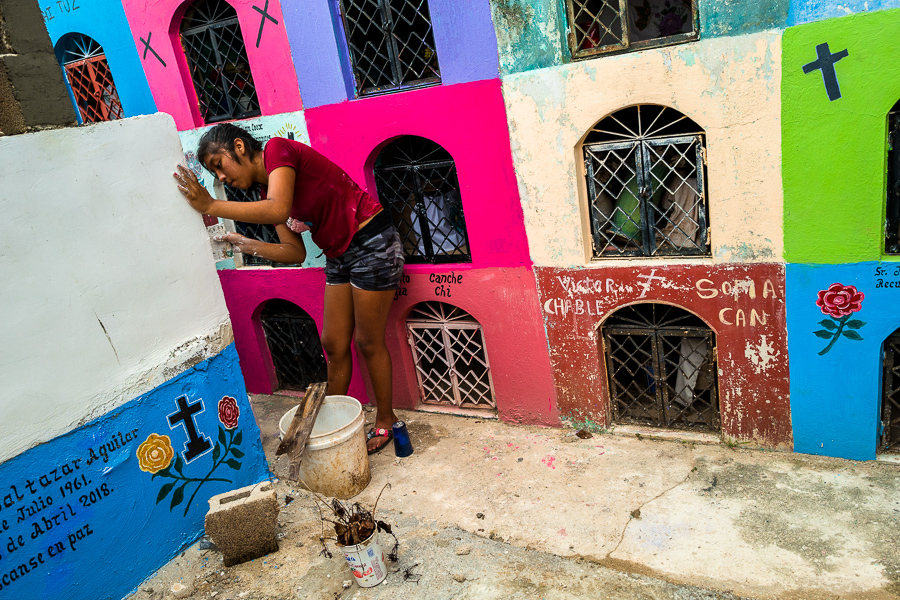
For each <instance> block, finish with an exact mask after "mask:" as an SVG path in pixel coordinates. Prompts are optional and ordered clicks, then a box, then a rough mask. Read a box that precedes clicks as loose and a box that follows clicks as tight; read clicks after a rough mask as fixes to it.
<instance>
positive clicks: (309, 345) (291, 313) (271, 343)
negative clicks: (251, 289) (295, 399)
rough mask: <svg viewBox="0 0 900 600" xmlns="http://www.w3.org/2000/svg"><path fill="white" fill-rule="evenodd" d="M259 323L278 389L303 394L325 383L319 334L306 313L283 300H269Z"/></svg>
mask: <svg viewBox="0 0 900 600" xmlns="http://www.w3.org/2000/svg"><path fill="white" fill-rule="evenodd" d="M260 321H261V322H262V328H263V332H264V333H265V336H266V344H267V345H268V347H269V352H270V353H271V355H272V363H273V364H274V365H275V376H276V377H277V378H278V387H279V389H290V390H305V389H306V388H307V386H309V384H311V383H316V382H319V381H326V380H327V379H328V367H327V364H326V362H325V353H324V352H323V351H322V342H321V340H320V339H319V330H318V328H317V327H316V322H315V321H313V319H312V317H310V316H309V315H308V314H307V313H306V311H304V310H303V309H302V308H300V307H299V306H297V305H296V304H293V303H291V302H288V301H287V300H280V299H274V300H269V301H268V302H266V305H265V306H264V307H263V309H262V313H261V314H260Z"/></svg>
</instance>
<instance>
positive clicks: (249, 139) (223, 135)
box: [197, 123, 263, 167]
mask: <svg viewBox="0 0 900 600" xmlns="http://www.w3.org/2000/svg"><path fill="white" fill-rule="evenodd" d="M236 140H241V141H243V142H244V145H245V146H247V149H248V150H249V152H250V158H251V159H252V158H253V157H254V156H256V155H257V154H258V153H259V152H262V149H263V145H262V142H260V141H259V140H258V139H256V138H255V137H253V136H252V135H250V134H249V133H247V131H246V130H245V129H242V128H241V127H238V126H237V125H232V124H231V123H219V124H218V125H216V126H215V127H213V128H212V129H210V130H209V131H207V132H206V133H204V134H203V136H202V137H201V138H200V143H199V144H198V145H197V160H199V161H200V164H202V165H203V166H204V167H206V157H207V156H209V155H210V154H215V153H216V152H225V153H226V154H228V156H230V157H231V158H233V159H235V160H237V155H235V153H234V142H235V141H236Z"/></svg>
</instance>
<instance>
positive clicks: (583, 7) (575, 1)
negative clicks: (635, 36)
mask: <svg viewBox="0 0 900 600" xmlns="http://www.w3.org/2000/svg"><path fill="white" fill-rule="evenodd" d="M569 4H570V6H569V9H570V10H571V13H570V14H571V16H570V23H569V25H570V26H571V28H572V33H573V34H574V36H575V48H574V49H573V50H574V52H573V53H574V54H576V55H577V54H579V53H583V52H584V51H585V50H593V49H595V48H608V49H615V48H624V47H625V45H626V37H625V33H624V27H623V19H622V11H621V3H620V2H619V0H571V1H570V3H569Z"/></svg>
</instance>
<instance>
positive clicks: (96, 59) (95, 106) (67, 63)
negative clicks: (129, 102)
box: [62, 33, 125, 123]
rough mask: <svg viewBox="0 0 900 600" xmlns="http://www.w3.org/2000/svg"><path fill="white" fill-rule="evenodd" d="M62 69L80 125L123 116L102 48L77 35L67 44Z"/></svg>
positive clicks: (91, 39) (88, 38)
mask: <svg viewBox="0 0 900 600" xmlns="http://www.w3.org/2000/svg"><path fill="white" fill-rule="evenodd" d="M62 67H63V71H65V74H66V80H67V81H68V82H69V87H70V88H71V90H72V96H73V98H74V100H75V108H76V110H77V112H78V117H79V119H81V122H82V123H98V122H100V121H113V120H115V119H121V118H123V117H124V116H125V114H124V112H123V111H122V103H121V101H120V100H119V92H118V91H116V84H115V82H113V77H112V71H110V69H109V63H108V62H107V61H106V54H104V52H103V48H102V47H101V46H100V44H98V43H97V42H96V41H95V40H94V39H93V38H90V37H88V36H86V35H83V34H80V33H77V34H74V35H72V36H71V37H70V38H69V39H68V40H67V42H66V45H65V49H64V50H63V53H62Z"/></svg>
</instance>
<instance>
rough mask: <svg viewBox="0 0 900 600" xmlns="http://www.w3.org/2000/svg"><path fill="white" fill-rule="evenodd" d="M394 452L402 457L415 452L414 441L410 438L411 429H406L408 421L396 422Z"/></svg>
mask: <svg viewBox="0 0 900 600" xmlns="http://www.w3.org/2000/svg"><path fill="white" fill-rule="evenodd" d="M393 430H394V454H396V455H397V456H400V457H404V456H409V455H410V454H412V453H413V447H412V442H411V441H410V439H409V431H408V430H407V429H406V423H404V422H403V421H397V422H396V423H394V427H393Z"/></svg>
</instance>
